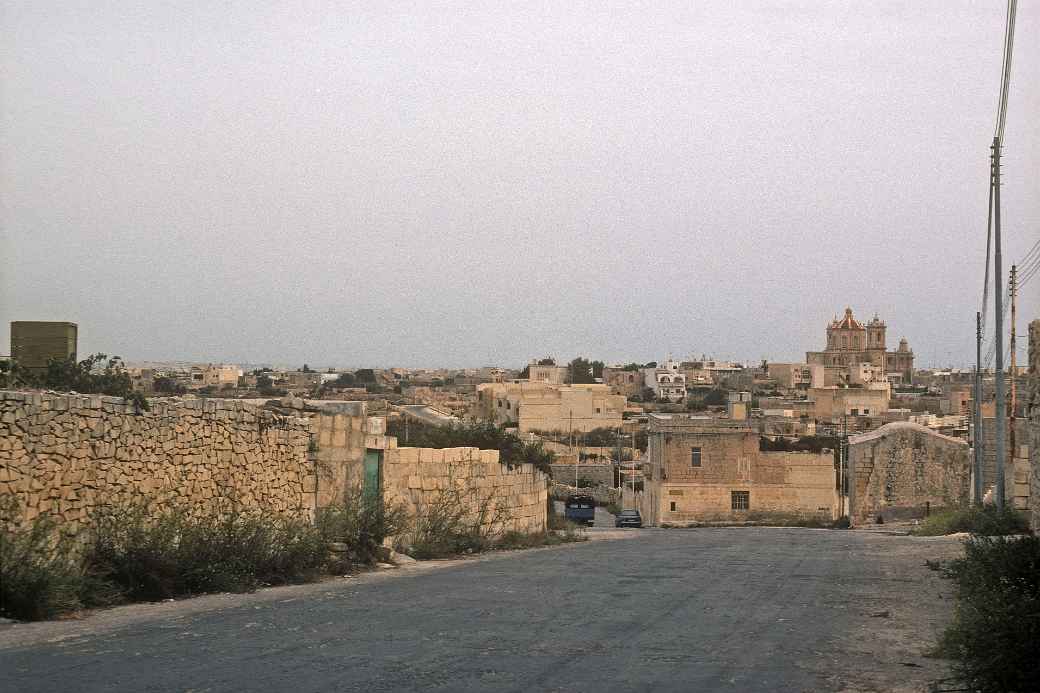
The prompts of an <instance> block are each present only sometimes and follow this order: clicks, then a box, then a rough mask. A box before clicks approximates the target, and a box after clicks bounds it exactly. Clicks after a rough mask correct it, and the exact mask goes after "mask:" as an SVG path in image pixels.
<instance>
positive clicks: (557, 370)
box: [493, 361, 568, 385]
mask: <svg viewBox="0 0 1040 693" xmlns="http://www.w3.org/2000/svg"><path fill="white" fill-rule="evenodd" d="M527 369H528V370H527V379H528V380H530V381H531V382H532V383H549V384H550V385H563V384H565V383H566V382H567V376H568V373H567V366H557V365H556V364H550V365H539V364H538V362H537V361H532V362H531V363H530V364H529V365H528V366H527ZM493 382H494V381H493ZM499 382H500V381H499Z"/></svg>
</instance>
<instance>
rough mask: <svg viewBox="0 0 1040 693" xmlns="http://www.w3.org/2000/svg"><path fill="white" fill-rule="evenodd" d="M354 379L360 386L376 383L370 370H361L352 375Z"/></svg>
mask: <svg viewBox="0 0 1040 693" xmlns="http://www.w3.org/2000/svg"><path fill="white" fill-rule="evenodd" d="M354 379H355V380H357V382H358V383H361V384H366V385H367V384H369V383H371V384H373V385H374V384H375V382H376V372H375V371H374V370H372V369H371V368H361V369H358V371H357V372H355V373H354Z"/></svg>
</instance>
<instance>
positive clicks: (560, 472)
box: [550, 457, 617, 488]
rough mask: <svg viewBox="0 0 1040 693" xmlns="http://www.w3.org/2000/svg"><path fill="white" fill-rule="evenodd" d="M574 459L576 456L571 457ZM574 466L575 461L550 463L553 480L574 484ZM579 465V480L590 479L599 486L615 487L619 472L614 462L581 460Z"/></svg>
mask: <svg viewBox="0 0 1040 693" xmlns="http://www.w3.org/2000/svg"><path fill="white" fill-rule="evenodd" d="M573 459H574V458H573V457H571V460H573ZM574 467H575V465H574V464H573V463H571V464H568V463H560V462H555V463H553V464H552V465H550V472H551V473H552V478H553V480H554V481H557V482H559V483H561V484H570V485H571V486H573V485H574V479H575V476H574ZM577 467H578V470H577V471H578V476H577V478H578V479H579V480H581V479H588V480H589V481H590V482H592V483H593V484H595V485H597V486H606V487H608V488H613V487H614V482H615V477H617V472H616V471H615V467H614V465H613V464H612V463H609V462H608V463H605V464H604V463H602V462H581V463H579V464H578V465H577Z"/></svg>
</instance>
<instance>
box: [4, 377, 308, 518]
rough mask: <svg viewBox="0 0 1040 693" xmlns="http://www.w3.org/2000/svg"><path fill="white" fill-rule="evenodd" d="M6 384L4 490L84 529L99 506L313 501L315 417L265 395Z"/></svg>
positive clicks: (269, 505) (296, 506) (25, 514)
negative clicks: (258, 398)
mask: <svg viewBox="0 0 1040 693" xmlns="http://www.w3.org/2000/svg"><path fill="white" fill-rule="evenodd" d="M149 402H150V406H151V410H150V411H138V409H137V407H136V405H134V404H131V403H127V402H125V401H124V400H123V399H122V398H119V397H105V396H101V395H58V394H48V393H35V392H7V391H0V500H6V499H9V498H13V499H14V502H15V510H16V513H17V515H18V516H19V517H20V519H21V520H22V521H29V520H32V519H33V518H35V517H36V516H37V515H39V514H41V513H50V514H51V515H53V516H55V518H56V519H57V520H58V521H59V522H60V523H61V524H62V525H63V527H64V528H65V529H67V530H72V531H74V530H75V529H76V528H78V527H79V526H80V524H81V523H83V522H84V521H85V520H86V519H87V518H88V517H89V516H90V514H91V513H92V512H93V510H94V509H95V508H97V507H98V506H100V505H103V504H108V503H120V502H127V501H135V502H136V501H147V502H149V503H150V504H151V505H152V506H153V507H169V506H174V505H179V506H184V507H189V508H195V509H201V508H208V507H215V506H216V505H217V504H219V503H221V502H222V500H234V501H235V502H237V503H238V504H239V507H241V508H247V509H248V508H258V509H263V510H265V511H267V512H276V513H286V514H296V513H309V512H312V510H313V506H314V476H313V468H312V463H311V462H310V461H309V460H308V454H307V452H308V442H309V438H310V434H311V427H312V424H311V422H310V421H309V420H307V419H305V418H298V417H295V416H286V415H279V414H275V413H273V412H271V411H267V410H264V409H263V408H261V407H259V406H257V405H256V404H251V403H244V402H241V401H235V400H220V399H176V398H172V399H152V400H150V401H149Z"/></svg>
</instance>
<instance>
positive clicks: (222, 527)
mask: <svg viewBox="0 0 1040 693" xmlns="http://www.w3.org/2000/svg"><path fill="white" fill-rule="evenodd" d="M326 554H327V548H326V544H325V542H324V540H323V538H322V536H321V534H320V532H319V531H318V530H317V529H316V528H315V527H313V526H312V525H311V524H310V523H309V522H308V521H307V520H305V519H296V518H287V517H271V516H265V515H262V514H260V513H257V512H253V513H246V512H241V511H237V510H231V511H229V512H226V513H222V514H219V515H218V514H209V515H200V516H195V517H192V516H189V515H188V514H187V513H185V512H184V511H182V510H170V511H165V512H162V513H157V514H155V513H151V512H149V509H148V508H146V507H144V506H137V507H131V508H117V509H111V510H107V511H105V512H103V513H100V514H98V515H97V516H96V517H95V524H94V528H93V532H92V541H91V542H90V543H89V544H88V545H87V549H86V552H85V555H84V558H85V564H86V566H87V571H88V572H89V574H90V575H91V576H93V577H94V578H95V579H96V580H97V581H99V582H102V583H104V582H108V583H111V584H112V585H115V586H116V587H117V588H118V590H119V592H120V593H121V595H122V596H123V598H124V599H126V600H130V601H149V600H156V599H166V598H170V597H178V596H187V595H193V594H202V593H206V592H247V591H250V590H254V589H256V588H257V587H259V586H261V585H280V584H288V583H298V582H306V581H308V580H313V579H315V578H316V577H318V575H320V574H321V572H322V570H323V568H324V565H325V563H326V558H327V556H326Z"/></svg>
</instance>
